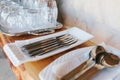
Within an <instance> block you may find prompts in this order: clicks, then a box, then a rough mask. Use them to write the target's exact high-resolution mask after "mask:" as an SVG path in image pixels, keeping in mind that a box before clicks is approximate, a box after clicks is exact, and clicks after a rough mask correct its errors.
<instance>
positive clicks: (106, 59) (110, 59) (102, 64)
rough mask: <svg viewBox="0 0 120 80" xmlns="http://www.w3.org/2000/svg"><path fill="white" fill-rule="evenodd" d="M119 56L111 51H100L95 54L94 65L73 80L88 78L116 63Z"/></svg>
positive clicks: (85, 79) (119, 60)
mask: <svg viewBox="0 0 120 80" xmlns="http://www.w3.org/2000/svg"><path fill="white" fill-rule="evenodd" d="M119 62H120V58H119V57H118V56H116V55H114V54H112V53H107V52H101V53H99V54H98V55H96V58H95V65H94V66H93V67H91V68H90V69H89V70H87V71H86V72H85V73H84V74H82V75H80V76H79V77H78V78H77V79H75V80H89V79H90V78H91V77H92V76H93V75H94V74H96V73H97V72H98V71H100V70H101V69H103V68H111V67H115V66H116V65H118V64H119Z"/></svg>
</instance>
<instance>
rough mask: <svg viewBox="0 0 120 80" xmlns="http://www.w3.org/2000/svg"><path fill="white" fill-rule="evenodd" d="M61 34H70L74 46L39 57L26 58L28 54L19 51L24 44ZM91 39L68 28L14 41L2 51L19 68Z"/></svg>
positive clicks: (89, 36)
mask: <svg viewBox="0 0 120 80" xmlns="http://www.w3.org/2000/svg"><path fill="white" fill-rule="evenodd" d="M63 34H71V35H72V36H73V37H74V38H76V39H78V41H77V42H76V43H75V44H72V45H70V46H68V47H63V48H59V49H57V50H54V51H51V52H49V53H47V54H44V55H41V56H36V57H30V56H28V54H26V53H24V52H23V51H22V50H21V47H22V46H24V45H26V44H30V43H34V42H36V41H41V40H44V39H48V38H51V37H56V36H60V35H63ZM91 38H93V36H92V35H91V34H89V33H87V32H84V31H82V30H81V29H79V28H76V27H73V28H70V29H68V30H64V31H61V32H58V33H54V34H50V35H47V36H43V37H37V38H33V39H29V40H19V41H15V42H14V43H9V44H6V45H5V46H4V48H3V49H4V51H5V53H6V55H7V56H8V57H9V59H10V60H11V62H12V63H13V65H14V66H19V65H21V64H23V63H25V62H29V61H36V60H41V59H44V58H47V57H49V56H52V55H55V54H58V53H60V52H62V51H65V50H68V49H70V48H73V47H75V46H78V45H80V44H82V43H84V42H86V41H88V40H90V39H91Z"/></svg>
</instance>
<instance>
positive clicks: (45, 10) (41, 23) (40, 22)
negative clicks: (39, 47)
mask: <svg viewBox="0 0 120 80" xmlns="http://www.w3.org/2000/svg"><path fill="white" fill-rule="evenodd" d="M57 12H58V11H57V6H56V1H55V0H49V1H47V0H19V1H18V3H16V2H14V1H11V0H1V1H0V25H1V28H0V29H1V30H2V31H6V32H8V33H11V34H12V33H20V32H26V31H27V32H29V31H35V30H39V31H42V30H52V31H53V30H54V29H57V28H61V26H57V24H58V23H57V14H58V13H57Z"/></svg>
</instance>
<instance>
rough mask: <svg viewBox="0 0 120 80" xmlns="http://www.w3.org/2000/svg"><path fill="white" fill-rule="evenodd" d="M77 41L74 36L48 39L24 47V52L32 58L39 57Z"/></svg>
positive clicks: (68, 35) (66, 35)
mask: <svg viewBox="0 0 120 80" xmlns="http://www.w3.org/2000/svg"><path fill="white" fill-rule="evenodd" d="M77 41H78V40H77V39H76V38H74V37H73V36H72V35H70V34H63V35H60V36H57V37H53V38H48V39H45V40H41V41H38V42H34V43H31V44H28V45H24V46H23V47H22V51H23V52H25V53H28V54H29V55H30V56H39V55H43V54H45V53H48V52H51V51H54V50H56V49H59V48H62V47H65V46H70V45H72V44H74V43H76V42H77Z"/></svg>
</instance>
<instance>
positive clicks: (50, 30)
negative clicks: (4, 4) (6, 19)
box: [0, 22, 63, 36]
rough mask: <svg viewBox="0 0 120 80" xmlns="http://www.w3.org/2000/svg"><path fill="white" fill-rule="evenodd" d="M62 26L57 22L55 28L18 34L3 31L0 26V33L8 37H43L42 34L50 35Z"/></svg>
mask: <svg viewBox="0 0 120 80" xmlns="http://www.w3.org/2000/svg"><path fill="white" fill-rule="evenodd" d="M62 27H63V25H62V24H61V23H59V22H57V24H56V26H55V27H52V28H45V29H38V30H33V31H32V30H31V31H25V32H18V33H9V32H8V30H7V29H5V28H4V29H3V27H1V25H0V32H1V33H3V34H5V35H8V36H21V35H28V34H29V35H44V34H50V33H53V32H55V30H56V29H60V28H62Z"/></svg>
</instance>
